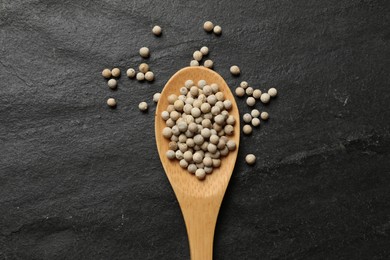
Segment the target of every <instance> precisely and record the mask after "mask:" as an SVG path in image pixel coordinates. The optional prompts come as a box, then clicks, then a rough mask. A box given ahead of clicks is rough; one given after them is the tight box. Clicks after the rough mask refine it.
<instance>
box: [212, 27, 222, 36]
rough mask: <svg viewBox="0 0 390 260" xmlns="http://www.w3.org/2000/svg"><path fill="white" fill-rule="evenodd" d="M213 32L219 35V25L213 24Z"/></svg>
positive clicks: (220, 30)
mask: <svg viewBox="0 0 390 260" xmlns="http://www.w3.org/2000/svg"><path fill="white" fill-rule="evenodd" d="M213 32H214V33H215V34H216V35H220V34H221V33H222V28H221V26H219V25H216V26H214V29H213Z"/></svg>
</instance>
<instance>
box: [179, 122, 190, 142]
mask: <svg viewBox="0 0 390 260" xmlns="http://www.w3.org/2000/svg"><path fill="white" fill-rule="evenodd" d="M177 127H178V128H179V131H180V132H185V131H187V128H188V125H187V123H186V122H179V123H178V124H177ZM184 137H185V135H184ZM186 140H187V138H186V139H184V141H182V140H180V138H179V141H180V142H185V141H186Z"/></svg>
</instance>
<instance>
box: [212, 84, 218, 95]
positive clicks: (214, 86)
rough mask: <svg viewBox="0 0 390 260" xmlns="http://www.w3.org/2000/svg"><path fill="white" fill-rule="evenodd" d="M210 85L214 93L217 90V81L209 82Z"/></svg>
mask: <svg viewBox="0 0 390 260" xmlns="http://www.w3.org/2000/svg"><path fill="white" fill-rule="evenodd" d="M210 87H211V90H212V91H213V93H214V94H215V93H217V92H218V91H219V86H218V84H217V83H213V84H211V85H210Z"/></svg>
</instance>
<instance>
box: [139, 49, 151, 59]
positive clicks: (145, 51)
mask: <svg viewBox="0 0 390 260" xmlns="http://www.w3.org/2000/svg"><path fill="white" fill-rule="evenodd" d="M139 55H141V57H142V58H148V57H149V55H150V51H149V48H148V47H142V48H141V49H139Z"/></svg>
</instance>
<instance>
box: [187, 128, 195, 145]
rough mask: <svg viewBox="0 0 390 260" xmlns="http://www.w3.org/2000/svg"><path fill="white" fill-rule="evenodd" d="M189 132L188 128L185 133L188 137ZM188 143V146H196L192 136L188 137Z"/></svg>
mask: <svg viewBox="0 0 390 260" xmlns="http://www.w3.org/2000/svg"><path fill="white" fill-rule="evenodd" d="M187 132H189V131H188V130H187V131H186V133H185V135H186V136H187V137H189V135H188V134H187ZM190 133H192V132H190ZM186 145H187V146H188V147H194V146H195V142H194V139H192V138H187V141H186Z"/></svg>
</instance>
